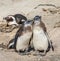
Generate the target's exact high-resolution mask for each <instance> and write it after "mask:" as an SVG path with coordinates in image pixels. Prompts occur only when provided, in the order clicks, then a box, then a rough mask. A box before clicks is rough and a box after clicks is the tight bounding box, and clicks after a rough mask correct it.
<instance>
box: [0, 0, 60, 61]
mask: <svg viewBox="0 0 60 61" xmlns="http://www.w3.org/2000/svg"><path fill="white" fill-rule="evenodd" d="M47 4H48V5H47ZM38 5H40V6H38ZM16 13H21V14H23V15H25V16H26V17H27V18H28V19H32V18H33V17H34V16H35V15H41V16H42V21H43V22H44V23H45V25H46V27H47V31H48V34H49V36H50V39H51V40H52V42H53V46H54V49H55V50H54V52H53V51H51V50H50V51H49V52H48V53H47V55H46V56H44V57H42V56H33V55H32V54H31V55H19V54H18V53H16V52H14V51H12V50H7V49H2V48H1V47H0V61H8V60H9V61H60V27H58V26H60V1H59V0H44V1H43V0H0V21H3V20H2V18H3V17H4V16H7V15H10V14H16ZM0 23H1V22H0ZM54 26H55V27H56V28H54ZM16 31H17V30H16V29H15V30H13V31H12V32H11V33H2V32H0V44H1V43H3V44H4V45H7V44H8V42H9V41H10V40H11V39H12V38H13V37H14V35H15V33H16ZM32 53H33V52H32Z"/></svg>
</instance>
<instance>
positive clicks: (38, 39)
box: [32, 16, 50, 56]
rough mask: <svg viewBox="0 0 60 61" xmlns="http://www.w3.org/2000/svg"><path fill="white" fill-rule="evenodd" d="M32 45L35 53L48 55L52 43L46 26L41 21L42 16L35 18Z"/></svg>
mask: <svg viewBox="0 0 60 61" xmlns="http://www.w3.org/2000/svg"><path fill="white" fill-rule="evenodd" d="M32 44H33V47H34V49H35V51H39V52H41V51H43V53H40V55H42V56H44V55H46V52H47V50H48V47H49V45H50V41H49V38H48V34H47V31H46V27H45V24H44V23H43V22H42V21H41V16H35V17H34V24H33V39H32Z"/></svg>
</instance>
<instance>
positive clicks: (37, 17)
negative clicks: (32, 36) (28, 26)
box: [33, 15, 41, 25]
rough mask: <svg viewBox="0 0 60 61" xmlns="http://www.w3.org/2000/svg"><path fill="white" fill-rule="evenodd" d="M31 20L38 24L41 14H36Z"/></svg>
mask: <svg viewBox="0 0 60 61" xmlns="http://www.w3.org/2000/svg"><path fill="white" fill-rule="evenodd" d="M33 20H34V24H36V25H38V24H40V23H41V16H38V15H37V16H35V17H34V18H33Z"/></svg>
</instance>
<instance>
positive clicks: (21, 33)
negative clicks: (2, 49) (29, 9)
mask: <svg viewBox="0 0 60 61" xmlns="http://www.w3.org/2000/svg"><path fill="white" fill-rule="evenodd" d="M32 24H33V21H30V20H28V21H25V22H24V23H23V25H22V26H21V27H20V28H19V30H18V31H17V33H16V35H15V39H13V41H12V42H11V43H10V44H9V47H13V48H15V50H16V51H17V52H19V53H21V52H24V53H23V54H25V53H27V51H28V49H29V42H30V39H31V36H32Z"/></svg>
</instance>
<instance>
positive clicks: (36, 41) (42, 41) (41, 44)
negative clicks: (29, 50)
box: [33, 29, 48, 50]
mask: <svg viewBox="0 0 60 61" xmlns="http://www.w3.org/2000/svg"><path fill="white" fill-rule="evenodd" d="M33 35H34V36H33V45H34V48H35V49H36V50H37V49H38V50H46V49H47V48H48V39H47V37H46V35H45V33H44V31H43V29H40V30H39V29H34V31H33Z"/></svg>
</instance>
